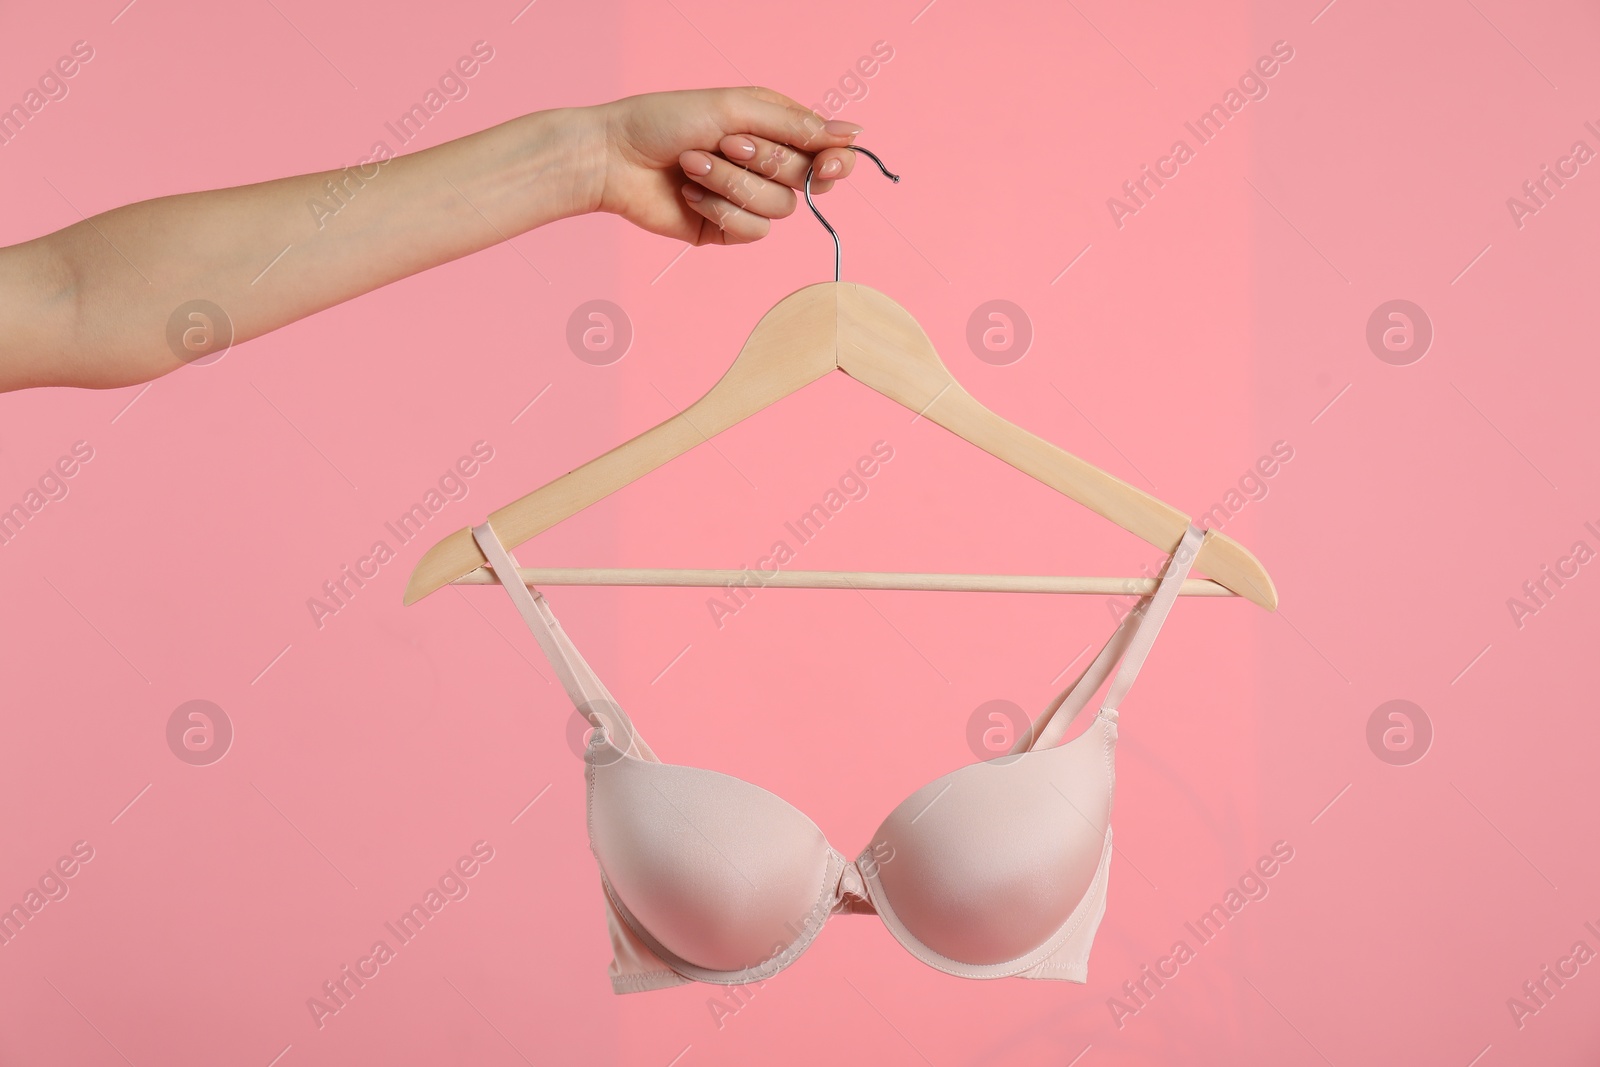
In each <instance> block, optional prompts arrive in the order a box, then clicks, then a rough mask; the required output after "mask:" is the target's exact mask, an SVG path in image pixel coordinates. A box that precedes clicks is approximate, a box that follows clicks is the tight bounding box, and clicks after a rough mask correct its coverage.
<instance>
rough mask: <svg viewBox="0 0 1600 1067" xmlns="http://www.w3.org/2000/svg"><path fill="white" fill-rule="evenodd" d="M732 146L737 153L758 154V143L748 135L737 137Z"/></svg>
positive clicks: (745, 154)
mask: <svg viewBox="0 0 1600 1067" xmlns="http://www.w3.org/2000/svg"><path fill="white" fill-rule="evenodd" d="M731 147H732V151H733V152H734V153H735V154H737V155H741V156H753V155H755V154H756V143H755V142H754V141H752V140H750V138H748V137H735V138H734V139H733V145H732V146H731Z"/></svg>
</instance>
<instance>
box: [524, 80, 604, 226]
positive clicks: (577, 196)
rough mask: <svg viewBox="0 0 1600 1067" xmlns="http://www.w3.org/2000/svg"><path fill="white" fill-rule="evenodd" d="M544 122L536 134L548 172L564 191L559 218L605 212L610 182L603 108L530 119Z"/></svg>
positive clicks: (544, 114) (555, 112)
mask: <svg viewBox="0 0 1600 1067" xmlns="http://www.w3.org/2000/svg"><path fill="white" fill-rule="evenodd" d="M528 117H529V118H530V119H542V120H544V123H543V126H544V128H543V129H542V130H540V131H539V132H537V133H536V134H535V138H536V140H537V142H538V148H537V150H538V151H539V152H541V153H542V154H544V155H545V156H546V157H547V162H546V165H545V170H546V172H547V173H549V174H550V175H551V177H553V178H554V179H555V182H556V185H557V187H558V188H559V189H560V190H561V192H560V194H559V196H558V202H557V205H556V210H557V212H558V217H561V218H567V217H570V216H573V215H584V214H588V213H590V212H594V211H599V210H601V203H602V200H603V198H604V193H605V178H606V154H607V150H606V120H605V115H604V113H603V112H602V111H601V109H600V107H598V106H596V107H568V108H555V109H552V110H550V111H542V112H539V113H537V114H535V115H530V116H528Z"/></svg>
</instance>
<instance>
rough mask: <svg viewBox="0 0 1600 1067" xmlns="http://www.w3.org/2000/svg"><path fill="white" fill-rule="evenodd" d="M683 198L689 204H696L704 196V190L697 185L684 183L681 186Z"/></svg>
mask: <svg viewBox="0 0 1600 1067" xmlns="http://www.w3.org/2000/svg"><path fill="white" fill-rule="evenodd" d="M707 169H708V170H709V169H710V168H709V167H708V168H707ZM683 198H684V199H685V200H687V201H689V203H691V204H698V203H699V202H700V201H702V200H704V199H705V198H706V191H705V190H704V189H702V188H700V187H699V186H698V185H685V186H684V187H683Z"/></svg>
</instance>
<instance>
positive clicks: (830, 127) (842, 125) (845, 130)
mask: <svg viewBox="0 0 1600 1067" xmlns="http://www.w3.org/2000/svg"><path fill="white" fill-rule="evenodd" d="M822 128H823V129H825V130H827V131H828V132H829V133H831V134H833V136H835V137H854V136H855V135H856V134H858V133H860V132H861V127H860V126H857V125H856V124H855V123H853V122H845V121H844V120H843V119H829V120H828V121H827V122H824V123H823V124H822Z"/></svg>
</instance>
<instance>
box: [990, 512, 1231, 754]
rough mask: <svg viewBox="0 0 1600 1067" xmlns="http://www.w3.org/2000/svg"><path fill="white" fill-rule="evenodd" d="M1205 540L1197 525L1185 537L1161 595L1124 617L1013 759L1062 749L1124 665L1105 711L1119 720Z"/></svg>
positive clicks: (1017, 748)
mask: <svg viewBox="0 0 1600 1067" xmlns="http://www.w3.org/2000/svg"><path fill="white" fill-rule="evenodd" d="M1204 537H1205V531H1203V530H1200V529H1198V528H1196V527H1195V526H1193V525H1191V526H1190V527H1189V528H1188V530H1186V531H1185V532H1184V535H1183V538H1182V540H1180V541H1179V542H1178V547H1177V549H1176V550H1175V551H1174V552H1173V554H1172V556H1171V558H1169V559H1168V560H1167V564H1166V567H1165V569H1164V570H1163V571H1162V575H1161V580H1160V582H1159V583H1158V584H1157V586H1156V591H1155V592H1154V593H1153V594H1151V595H1150V596H1146V597H1143V598H1141V599H1140V601H1139V603H1138V604H1136V605H1135V606H1134V608H1133V610H1132V611H1129V612H1128V613H1127V614H1126V615H1124V616H1123V617H1122V622H1121V623H1120V624H1118V626H1117V628H1116V630H1115V631H1113V632H1112V634H1111V637H1110V639H1109V640H1107V641H1106V643H1105V645H1104V647H1102V648H1101V649H1100V653H1099V654H1098V655H1097V656H1095V658H1094V661H1093V662H1091V663H1090V664H1089V665H1088V666H1087V667H1085V668H1084V669H1083V673H1081V674H1079V675H1078V677H1077V679H1076V680H1075V681H1073V683H1072V684H1071V685H1069V686H1067V688H1065V689H1063V690H1062V691H1061V693H1060V694H1059V695H1058V696H1057V697H1056V698H1055V700H1053V701H1052V702H1051V703H1050V706H1049V707H1047V708H1045V710H1044V711H1043V712H1042V713H1041V714H1040V715H1039V717H1038V718H1037V719H1035V720H1034V723H1033V728H1032V730H1031V731H1030V732H1029V735H1028V736H1026V737H1021V738H1018V739H1017V743H1016V745H1014V746H1013V748H1012V750H1011V751H1012V753H1013V754H1015V753H1017V752H1026V751H1029V750H1041V751H1042V750H1044V749H1048V748H1054V747H1055V746H1056V745H1057V744H1059V743H1060V741H1061V738H1062V737H1063V736H1064V735H1065V734H1066V732H1067V727H1068V726H1070V725H1072V722H1073V720H1074V719H1076V718H1077V717H1078V713H1079V712H1080V711H1082V710H1083V709H1084V707H1085V706H1086V705H1087V704H1088V703H1089V698H1090V697H1092V696H1094V694H1095V693H1096V692H1097V691H1098V690H1099V689H1100V687H1101V686H1102V685H1103V684H1105V680H1106V677H1107V676H1108V675H1109V674H1110V673H1111V669H1112V668H1113V667H1115V666H1117V664H1118V662H1119V661H1121V663H1122V669H1121V670H1120V671H1118V672H1117V676H1116V680H1115V681H1114V682H1112V686H1111V690H1110V691H1109V692H1108V693H1107V694H1106V702H1105V703H1104V704H1103V705H1101V710H1102V711H1103V712H1110V713H1111V715H1112V717H1113V718H1114V717H1115V713H1116V709H1117V707H1118V706H1119V705H1120V704H1121V702H1122V698H1123V697H1125V696H1127V695H1128V690H1129V689H1130V688H1132V687H1133V680H1134V678H1135V677H1136V676H1137V675H1138V673H1139V668H1140V667H1141V666H1142V665H1143V664H1144V660H1145V657H1146V656H1148V655H1149V654H1150V646H1151V645H1152V644H1153V643H1154V642H1155V639H1156V633H1157V632H1158V631H1159V630H1160V629H1161V624H1162V622H1164V621H1165V619H1166V616H1167V612H1169V611H1170V610H1171V609H1172V602H1173V601H1174V600H1176V599H1177V597H1178V592H1179V590H1180V589H1182V587H1183V580H1184V578H1185V577H1187V576H1188V573H1189V568H1190V567H1191V566H1192V565H1193V563H1194V557H1195V554H1196V553H1197V552H1198V551H1199V546H1200V541H1201V540H1202V539H1203V538H1204ZM1158 605H1159V606H1158Z"/></svg>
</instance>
